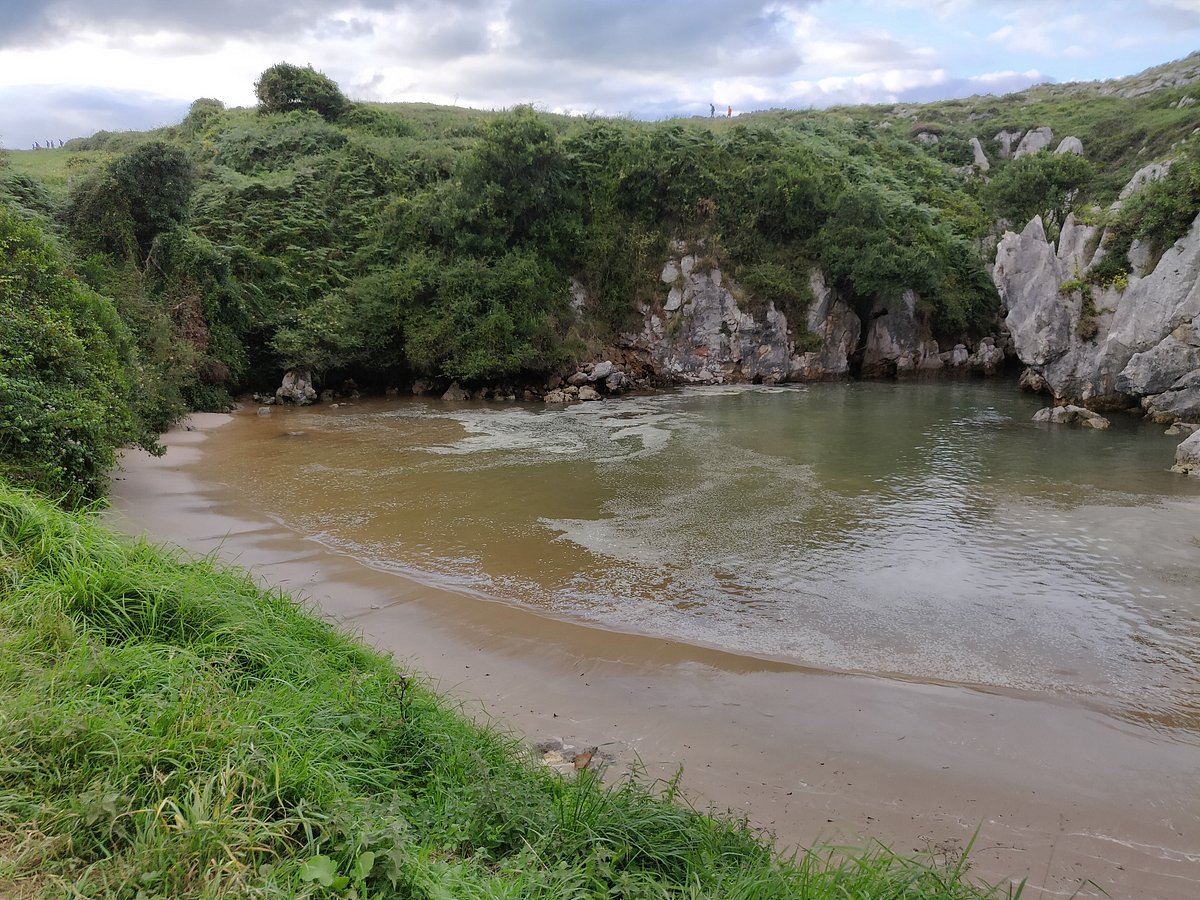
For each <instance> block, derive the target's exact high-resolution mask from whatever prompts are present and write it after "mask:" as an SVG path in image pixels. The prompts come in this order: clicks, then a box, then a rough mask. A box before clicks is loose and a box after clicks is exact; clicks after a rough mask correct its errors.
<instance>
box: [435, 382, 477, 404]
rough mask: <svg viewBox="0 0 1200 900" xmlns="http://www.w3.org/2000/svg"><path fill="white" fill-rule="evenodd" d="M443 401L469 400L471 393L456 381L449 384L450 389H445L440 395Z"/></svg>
mask: <svg viewBox="0 0 1200 900" xmlns="http://www.w3.org/2000/svg"><path fill="white" fill-rule="evenodd" d="M442 399H443V400H456V401H462V400H470V399H471V392H470V391H468V390H467V389H466V388H464V387H462V386H461V385H460V384H459V383H458V382H457V381H453V382H451V383H450V387H448V388H446V392H445V393H444V394H442Z"/></svg>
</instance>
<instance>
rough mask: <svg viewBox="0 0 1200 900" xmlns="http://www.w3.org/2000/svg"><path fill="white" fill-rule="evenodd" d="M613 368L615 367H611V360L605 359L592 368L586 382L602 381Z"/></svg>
mask: <svg viewBox="0 0 1200 900" xmlns="http://www.w3.org/2000/svg"><path fill="white" fill-rule="evenodd" d="M615 368H616V366H614V365H613V363H612V360H609V359H606V360H604V361H603V362H598V363H596V365H594V366H592V371H591V374H590V375H589V376H588V380H589V381H603V380H604V379H605V378H607V377H608V376H609V375H611V374H612V373H613V369H615Z"/></svg>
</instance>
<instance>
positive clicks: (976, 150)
mask: <svg viewBox="0 0 1200 900" xmlns="http://www.w3.org/2000/svg"><path fill="white" fill-rule="evenodd" d="M971 153H972V154H974V156H975V168H977V169H979V171H980V172H986V171H988V170H989V169H990V168H991V167H992V164H991V163H990V162H988V158H987V154H986V153H984V152H983V144H981V143H980V142H979V138H977V137H973V138H971Z"/></svg>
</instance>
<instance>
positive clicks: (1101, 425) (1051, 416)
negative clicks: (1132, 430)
mask: <svg viewBox="0 0 1200 900" xmlns="http://www.w3.org/2000/svg"><path fill="white" fill-rule="evenodd" d="M1033 421H1035V422H1049V423H1050V424H1052V425H1081V426H1083V427H1084V428H1095V429H1096V430H1097V431H1102V430H1103V429H1105V428H1107V427H1108V426H1109V425H1110V424H1111V423H1110V422H1109V421H1108V419H1106V418H1104V416H1102V415H1100V414H1099V413H1095V412H1092V411H1091V410H1090V409H1085V408H1084V407H1082V406H1050V407H1047V408H1046V409H1039V410H1038V411H1037V412H1036V413H1034V414H1033Z"/></svg>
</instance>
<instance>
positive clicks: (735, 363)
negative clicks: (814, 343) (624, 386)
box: [591, 254, 792, 383]
mask: <svg viewBox="0 0 1200 900" xmlns="http://www.w3.org/2000/svg"><path fill="white" fill-rule="evenodd" d="M668 276H673V277H671V278H670V279H669V281H670V283H671V284H672V285H673V287H672V290H671V294H670V295H669V297H668V302H667V307H668V308H667V309H666V310H664V312H665V313H666V316H665V317H664V316H660V315H659V314H658V313H657V312H655V311H654V310H653V309H649V308H648V309H645V310H644V324H643V327H642V330H641V332H639V333H635V334H628V335H623V336H622V343H623V344H624V346H625V347H627V348H628V349H630V350H634V351H636V352H637V354H638V355H639V356H640V357H641V358H642V359H643V360H645V362H646V363H647V364H648V366H649V367H650V368H651V369H653V370H654V371H656V372H658V373H659V374H660V376H661V377H662V378H664V379H665V380H668V381H674V382H684V383H686V382H700V383H709V382H712V381H756V380H757V381H764V380H767V379H771V380H775V381H782V380H784V379H785V378H786V377H787V375H788V371H789V368H790V357H791V352H792V345H791V341H790V340H789V336H788V330H789V329H788V322H787V318H786V317H785V316H784V315H783V313H782V312H780V311H779V310H777V309H775V307H774V305H772V304H768V306H767V310H766V314H765V315H764V316H763V317H762V318H761V319H756V318H755V317H754V316H753V315H752V314H751V313H750V312H748V311H747V310H743V309H742V308H741V306H739V304H738V301H737V299H736V297H735V296H734V294H733V289H734V286H733V285H730V284H727V283H726V281H725V279H724V276H723V275H722V273H721V270H720V268H719V267H717V266H715V265H712V264H711V261H709V260H702V259H701V258H700V257H697V256H696V255H694V254H688V255H685V256H682V257H680V258H679V259H678V261H672V262H669V263H668V264H667V265H666V266H664V269H663V280H664V281H667V280H668ZM605 362H609V365H610V368H608V369H607V371H606V370H605V367H604V363H603V362H602V363H600V364H599V371H600V373H601V374H599V375H596V371H597V370H596V368H593V369H592V373H591V374H592V375H594V376H595V378H594V379H593V380H594V381H601V380H603V381H605V383H607V377H608V375H609V374H611V373H612V372H613V371H615V367H612V363H611V361H608V360H606V361H605Z"/></svg>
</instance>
